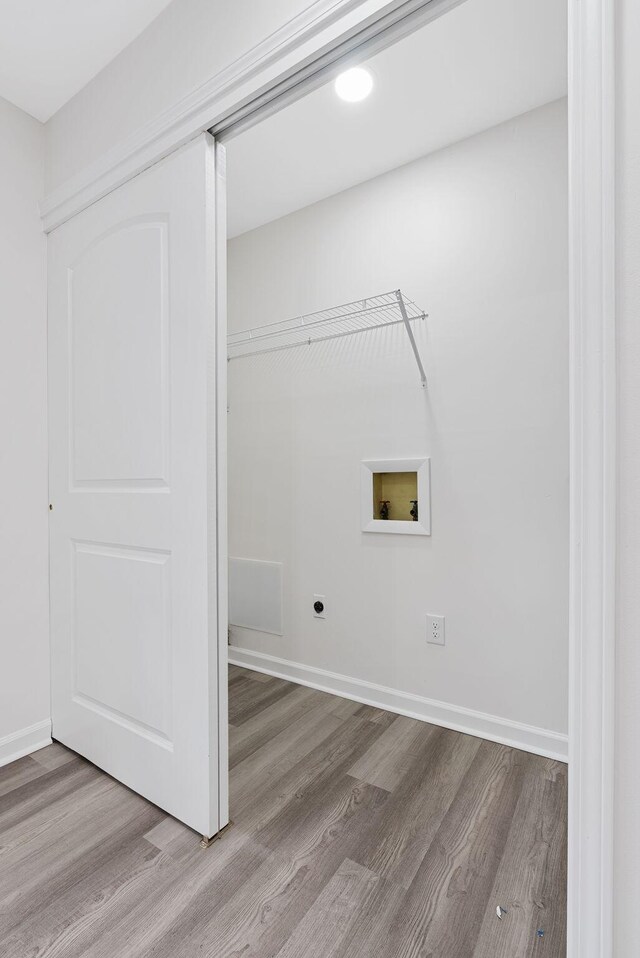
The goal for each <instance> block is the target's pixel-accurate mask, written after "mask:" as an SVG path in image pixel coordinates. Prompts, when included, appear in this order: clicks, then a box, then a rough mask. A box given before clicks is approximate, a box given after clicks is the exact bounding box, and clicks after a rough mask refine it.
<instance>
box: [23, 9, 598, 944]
mask: <svg viewBox="0 0 640 958" xmlns="http://www.w3.org/2000/svg"><path fill="white" fill-rule="evenodd" d="M458 2H460V0H391V2H389V0H316V2H314V3H312V4H310V5H309V7H308V8H307V9H306V10H305V11H304V12H303V13H302V14H300V15H299V16H297V17H295V18H294V19H292V20H291V21H290V22H288V23H287V24H285V25H284V26H283V27H282V28H281V29H280V30H279V31H277V32H276V33H274V34H273V35H272V36H271V37H269V38H267V39H266V40H265V41H264V42H263V43H261V44H259V45H258V46H257V47H255V48H253V49H252V50H250V51H248V52H247V53H246V54H245V55H244V56H242V57H241V58H239V59H238V60H237V61H236V62H235V63H233V64H231V65H230V66H228V67H226V68H225V69H224V70H222V71H220V72H219V73H217V74H216V75H215V76H212V77H211V78H210V80H208V81H207V83H205V84H204V85H203V86H201V87H200V88H198V89H197V90H194V91H193V92H192V93H191V94H189V96H187V97H185V98H184V99H182V100H181V101H179V102H178V103H177V104H175V106H174V107H172V108H171V109H169V110H167V111H165V112H164V113H163V114H161V115H160V116H159V117H157V118H154V119H153V120H152V121H150V122H149V123H147V124H145V126H143V127H142V128H141V129H140V130H138V131H137V132H136V133H135V135H133V136H131V137H129V138H128V139H126V140H125V141H123V142H122V143H121V144H118V145H117V146H116V147H114V148H113V149H112V150H110V151H108V152H107V153H106V154H105V155H104V156H103V157H101V158H100V159H99V160H98V161H97V162H96V163H94V164H93V165H91V166H90V167H88V168H87V169H86V170H84V171H82V172H81V173H80V174H79V175H78V176H76V177H74V178H73V179H72V180H70V181H69V182H68V183H66V184H64V185H63V186H62V187H60V188H59V189H58V190H56V191H54V192H53V193H51V194H50V195H49V196H47V197H46V198H45V200H44V201H43V203H42V206H41V210H42V217H43V224H44V229H45V230H46V231H47V232H48V231H50V230H52V229H54V228H55V227H56V226H58V225H59V224H61V223H63V222H64V221H65V220H67V219H69V218H70V217H71V216H73V215H74V214H75V213H77V212H78V211H80V210H81V209H84V208H85V207H86V206H88V205H90V204H91V203H93V202H95V201H96V200H97V199H99V198H100V197H101V196H104V195H105V194H106V193H108V192H110V191H111V190H113V189H115V188H116V187H117V186H119V185H120V184H121V183H123V182H125V181H126V180H127V179H129V178H131V177H132V176H134V175H136V174H137V173H139V172H141V171H142V170H143V169H146V168H147V167H149V166H150V165H152V164H153V163H155V162H157V161H158V160H159V159H161V158H162V157H163V156H166V155H167V154H168V153H170V152H172V151H173V150H174V149H176V148H178V147H179V146H181V145H182V144H183V143H185V142H186V141H187V140H189V139H192V138H193V137H194V136H196V135H197V134H199V133H200V132H202V131H203V130H205V129H209V128H213V129H214V130H215V132H216V133H217V134H220V133H224V130H225V123H227V124H228V122H229V119H230V118H234V119H235V121H236V122H237V118H238V117H243V116H244V117H246V116H247V114H248V113H249V112H251V111H252V110H254V111H255V110H257V111H265V110H268V108H269V103H271V104H273V103H275V101H276V99H278V100H281V99H282V96H283V95H284V96H294V95H295V96H297V95H300V94H301V93H302V92H303V91H304V89H305V87H304V84H305V83H306V84H307V87H306V89H308V88H309V87H310V86H311V85H313V82H314V80H313V76H310V74H313V72H314V71H316V72H317V69H318V65H320V66H321V68H322V69H323V70H325V71H326V68H327V64H328V63H330V62H333V63H334V64H335V56H337V55H342V56H344V55H345V53H347V54H348V51H349V50H351V51H352V53H353V51H355V50H358V49H360V51H361V52H363V51H364V49H365V48H366V49H367V52H370V50H371V48H372V47H371V44H373V43H380V44H382V43H384V42H391V41H392V40H393V39H396V38H397V37H398V36H400V35H402V33H406V32H408V31H409V30H410V29H413V28H414V27H415V25H416V24H417V23H418V22H419V19H418V18H422V21H421V22H424V21H425V20H427V19H429V18H434V17H435V16H439V15H441V14H442V13H444V12H446V11H447V10H448V9H450V8H451V6H453V5H455V4H456V3H458ZM567 2H568V10H569V28H570V29H569V61H570V70H569V101H570V128H569V139H570V144H569V148H570V149H569V191H570V224H569V231H570V270H571V278H570V303H571V306H570V312H571V334H570V335H571V339H570V354H571V395H570V421H571V486H570V496H571V542H570V549H571V582H570V604H571V634H570V649H571V652H570V655H571V668H570V674H571V688H570V731H569V737H570V746H569V748H570V768H571V771H570V798H569V846H570V852H569V943H568V955H569V958H612V954H613V946H612V857H613V848H612V834H613V797H612V787H613V786H612V782H613V685H614V646H615V565H616V562H615V558H616V557H615V550H616V541H615V528H616V439H615V434H616V364H615V363H616V361H615V285H614V283H615V276H614V258H615V235H614V202H615V170H614V153H615V138H614V108H615V89H614V66H615V59H614V54H615V49H614V0H567ZM363 43H364V44H365V45H368V46H366V47H364V46H363ZM332 56H333V57H334V59H333V61H331V58H332ZM325 75H326V73H325ZM294 87H295V88H296V89H295V91H294Z"/></svg>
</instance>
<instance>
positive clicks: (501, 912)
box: [496, 905, 507, 921]
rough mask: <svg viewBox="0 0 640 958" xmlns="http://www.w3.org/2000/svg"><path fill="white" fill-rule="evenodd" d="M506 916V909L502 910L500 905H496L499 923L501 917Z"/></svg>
mask: <svg viewBox="0 0 640 958" xmlns="http://www.w3.org/2000/svg"><path fill="white" fill-rule="evenodd" d="M506 914H507V909H506V908H503V907H502V905H497V906H496V915H497V916H498V918H499V919H500V921H502V916H503V915H506Z"/></svg>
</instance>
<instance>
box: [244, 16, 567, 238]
mask: <svg viewBox="0 0 640 958" xmlns="http://www.w3.org/2000/svg"><path fill="white" fill-rule="evenodd" d="M566 15H567V4H566V2H564V0H466V2H465V3H463V4H462V5H461V6H459V7H456V8H455V9H454V10H452V11H451V12H450V13H448V14H446V15H445V16H443V17H441V18H440V19H439V20H436V21H434V22H433V23H430V24H428V25H427V26H425V27H423V28H422V29H421V30H419V31H418V32H416V33H414V34H412V35H411V36H410V37H407V38H406V39H404V40H401V41H399V42H398V43H396V44H395V45H394V46H393V47H390V48H389V49H387V50H385V51H384V52H383V53H381V54H378V55H377V56H376V57H374V58H373V59H371V60H370V61H369V62H368V63H367V64H366V65H367V67H368V68H369V69H370V70H371V72H372V73H373V75H374V79H375V87H374V90H373V93H372V94H371V96H370V97H369V98H368V99H367V100H365V101H363V102H361V103H344V102H342V101H341V100H339V99H338V98H337V97H336V95H335V93H334V90H333V84H329V85H327V86H325V87H323V88H322V89H319V90H317V91H315V92H313V93H310V94H309V95H308V96H306V97H305V98H304V99H302V100H300V101H298V102H297V103H295V104H293V105H292V106H290V107H287V108H286V109H285V110H282V111H281V112H280V113H278V114H276V115H275V116H273V117H270V118H269V119H267V120H264V121H263V122H262V123H260V124H259V125H258V126H256V127H254V128H253V129H251V130H248V131H246V132H245V133H243V134H241V135H240V136H238V137H237V138H235V139H233V140H230V141H229V143H228V145H227V157H228V163H227V171H228V174H227V175H228V185H229V194H228V208H229V235H230V236H237V235H238V234H240V233H244V232H246V231H247V230H250V229H254V228H255V227H257V226H260V225H262V224H263V223H268V222H270V221H271V220H274V219H277V218H278V217H280V216H284V215H285V214H287V213H290V212H292V211H293V210H296V209H301V208H302V207H304V206H308V205H309V204H310V203H314V202H316V201H318V200H320V199H323V198H324V197H326V196H331V195H333V194H334V193H338V192H340V191H341V190H344V189H347V188H348V187H350V186H353V185H354V184H356V183H361V182H363V181H364V180H367V179H370V178H371V177H373V176H377V175H379V174H380V173H383V172H385V171H386V170H390V169H393V168H394V167H396V166H400V165H402V164H403V163H408V162H409V161H410V160H413V159H416V158H417V157H419V156H423V155H425V154H427V153H430V152H433V151H434V150H437V149H440V148H442V147H444V146H447V145H448V144H450V143H454V142H456V141H457V140H461V139H464V138H465V137H468V136H472V135H473V134H474V133H479V132H480V131H482V130H486V129H488V128H489V127H491V126H495V125H496V124H498V123H502V122H503V121H505V120H507V119H510V118H511V117H514V116H518V115H519V114H521V113H525V112H527V110H532V109H534V107H536V106H541V105H542V104H543V103H549V102H551V101H552V100H556V99H558V98H559V97H562V96H565V95H566V92H567V26H566Z"/></svg>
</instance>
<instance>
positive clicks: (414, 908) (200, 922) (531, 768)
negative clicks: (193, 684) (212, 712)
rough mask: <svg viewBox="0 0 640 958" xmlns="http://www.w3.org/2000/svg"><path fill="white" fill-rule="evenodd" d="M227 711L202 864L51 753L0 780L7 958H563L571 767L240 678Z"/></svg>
mask: <svg viewBox="0 0 640 958" xmlns="http://www.w3.org/2000/svg"><path fill="white" fill-rule="evenodd" d="M229 692H230V721H231V743H230V744H231V765H232V771H231V817H232V820H233V822H234V824H233V825H232V827H231V828H230V829H229V830H228V831H227V832H226V833H225V834H224V836H223V838H222V839H221V840H220V841H219V842H216V843H214V844H213V845H212V846H211V847H210V848H209V849H206V850H205V849H202V848H200V846H199V842H198V838H199V836H196V835H195V834H194V833H193V832H191V831H189V829H187V828H185V827H184V826H182V825H180V824H178V823H177V822H175V821H174V820H173V819H171V818H168V817H167V816H166V815H165V814H164V813H163V812H161V811H160V810H159V809H157V808H156V807H154V806H153V805H150V804H149V803H148V802H146V801H144V800H143V799H141V798H139V797H138V796H137V795H135V794H133V793H132V792H130V791H129V790H128V789H126V788H124V787H123V786H121V785H119V784H118V783H117V782H115V781H113V779H111V778H109V777H108V776H107V775H105V774H104V773H102V772H100V771H99V770H98V769H96V768H95V767H94V766H93V765H91V764H89V763H88V762H85V761H84V760H83V759H81V758H79V757H78V756H77V755H75V754H73V753H72V752H69V751H67V750H66V749H64V748H63V747H62V746H60V745H52V746H49V747H48V748H46V749H42V750H41V751H39V752H36V753H34V754H33V755H32V756H29V757H27V758H23V759H20V760H19V761H17V762H14V763H13V764H12V765H8V766H6V767H5V768H3V769H0V955H2V958H80V956H82V958H143V956H144V958H147V956H149V958H151V956H153V958H196V956H197V958H202V956H210V958H232V956H234V958H239V956H242V958H529V956H536V958H563V956H564V955H565V949H566V944H565V932H566V920H565V910H566V892H565V887H566V806H567V795H566V785H567V773H566V766H564V765H562V764H560V763H558V762H554V761H550V760H548V759H544V758H538V757H536V756H533V755H529V754H527V753H525V752H520V751H516V750H514V749H510V748H506V747H504V746H501V745H495V744H493V743H491V742H485V741H482V740H480V739H477V738H472V737H470V736H467V735H461V734H459V733H457V732H452V731H449V730H447V729H442V728H437V727H435V726H432V725H426V724H424V723H421V722H417V721H414V720H412V719H407V718H403V717H400V716H395V715H392V714H390V713H387V712H383V711H380V710H377V709H373V708H370V707H368V706H362V705H358V704H357V703H354V702H349V701H346V700H344V699H339V698H336V697H334V696H331V695H327V694H325V693H322V692H317V691H314V690H312V689H307V688H303V687H301V686H297V685H292V684H290V683H288V682H284V681H281V680H279V679H275V678H270V677H268V676H264V675H259V674H257V673H252V672H248V671H246V670H244V669H238V668H231V670H230V685H229ZM498 905H500V906H502V907H503V908H504V909H506V914H505V915H504V916H503V918H502V919H501V920H499V919H498V918H497V916H496V907H497V906H498Z"/></svg>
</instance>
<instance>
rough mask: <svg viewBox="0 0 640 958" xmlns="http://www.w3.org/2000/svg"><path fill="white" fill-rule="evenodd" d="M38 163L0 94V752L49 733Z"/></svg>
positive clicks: (22, 123) (17, 113)
mask: <svg viewBox="0 0 640 958" xmlns="http://www.w3.org/2000/svg"><path fill="white" fill-rule="evenodd" d="M43 165H44V145H43V127H42V125H41V124H40V123H38V122H37V121H36V120H34V119H32V117H30V116H27V114H26V113H23V112H22V111H21V110H18V109H17V108H16V107H14V106H12V105H11V104H10V103H7V101H6V100H3V99H0V324H1V331H0V411H1V413H0V501H1V502H2V508H1V510H0V762H2V761H3V760H4V759H5V758H6V757H8V756H10V755H12V754H14V753H15V752H16V751H18V750H20V749H21V748H27V747H28V746H34V745H35V744H37V742H40V741H42V740H43V739H45V738H46V737H47V735H48V727H47V723H48V720H49V632H48V628H49V627H48V584H47V582H48V569H47V537H48V533H47V526H48V518H47V509H48V502H47V432H46V425H47V403H46V358H47V335H46V280H45V269H46V256H45V250H46V244H45V238H44V234H43V233H42V228H41V225H40V217H39V214H38V200H39V198H40V196H41V195H42V186H43ZM40 723H43V724H42V727H39V728H38V729H36V730H32V731H28V730H29V729H31V727H32V726H34V725H40Z"/></svg>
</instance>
